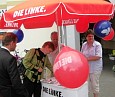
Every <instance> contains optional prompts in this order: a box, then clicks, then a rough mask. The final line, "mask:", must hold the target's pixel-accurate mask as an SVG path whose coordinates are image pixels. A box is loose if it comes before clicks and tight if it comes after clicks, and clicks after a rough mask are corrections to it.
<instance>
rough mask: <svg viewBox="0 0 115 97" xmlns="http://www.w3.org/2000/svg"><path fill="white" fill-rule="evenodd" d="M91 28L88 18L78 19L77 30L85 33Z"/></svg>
mask: <svg viewBox="0 0 115 97" xmlns="http://www.w3.org/2000/svg"><path fill="white" fill-rule="evenodd" d="M88 28H89V23H88V21H87V20H86V19H80V20H78V22H77V24H76V30H77V31H78V32H79V33H84V32H86V31H87V30H88Z"/></svg>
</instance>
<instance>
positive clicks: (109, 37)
mask: <svg viewBox="0 0 115 97" xmlns="http://www.w3.org/2000/svg"><path fill="white" fill-rule="evenodd" d="M113 37H114V29H113V28H111V30H110V32H109V35H107V36H105V37H104V38H102V39H103V40H112V39H113Z"/></svg>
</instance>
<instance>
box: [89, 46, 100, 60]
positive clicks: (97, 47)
mask: <svg viewBox="0 0 115 97" xmlns="http://www.w3.org/2000/svg"><path fill="white" fill-rule="evenodd" d="M100 58H102V47H101V44H100V45H96V47H95V55H94V56H90V57H87V60H88V61H96V60H99V59H100Z"/></svg>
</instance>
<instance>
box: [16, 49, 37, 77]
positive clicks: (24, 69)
mask: <svg viewBox="0 0 115 97" xmlns="http://www.w3.org/2000/svg"><path fill="white" fill-rule="evenodd" d="M35 54H36V49H35V52H34V55H35ZM34 55H33V56H32V59H33V57H34ZM32 59H31V60H32ZM18 64H19V65H18V71H19V73H20V75H21V77H22V79H23V77H24V75H25V72H26V68H25V67H24V64H23V59H21V62H20V63H18Z"/></svg>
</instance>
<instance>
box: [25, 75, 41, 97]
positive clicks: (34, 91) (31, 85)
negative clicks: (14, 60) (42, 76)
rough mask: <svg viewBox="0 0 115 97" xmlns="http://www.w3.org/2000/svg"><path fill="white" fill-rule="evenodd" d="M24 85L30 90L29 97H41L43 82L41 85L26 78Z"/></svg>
mask: <svg viewBox="0 0 115 97" xmlns="http://www.w3.org/2000/svg"><path fill="white" fill-rule="evenodd" d="M24 85H25V87H26V89H27V90H28V93H29V97H32V95H33V97H41V88H42V86H41V82H40V81H39V83H36V82H32V81H30V80H29V79H28V78H27V77H25V78H24Z"/></svg>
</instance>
